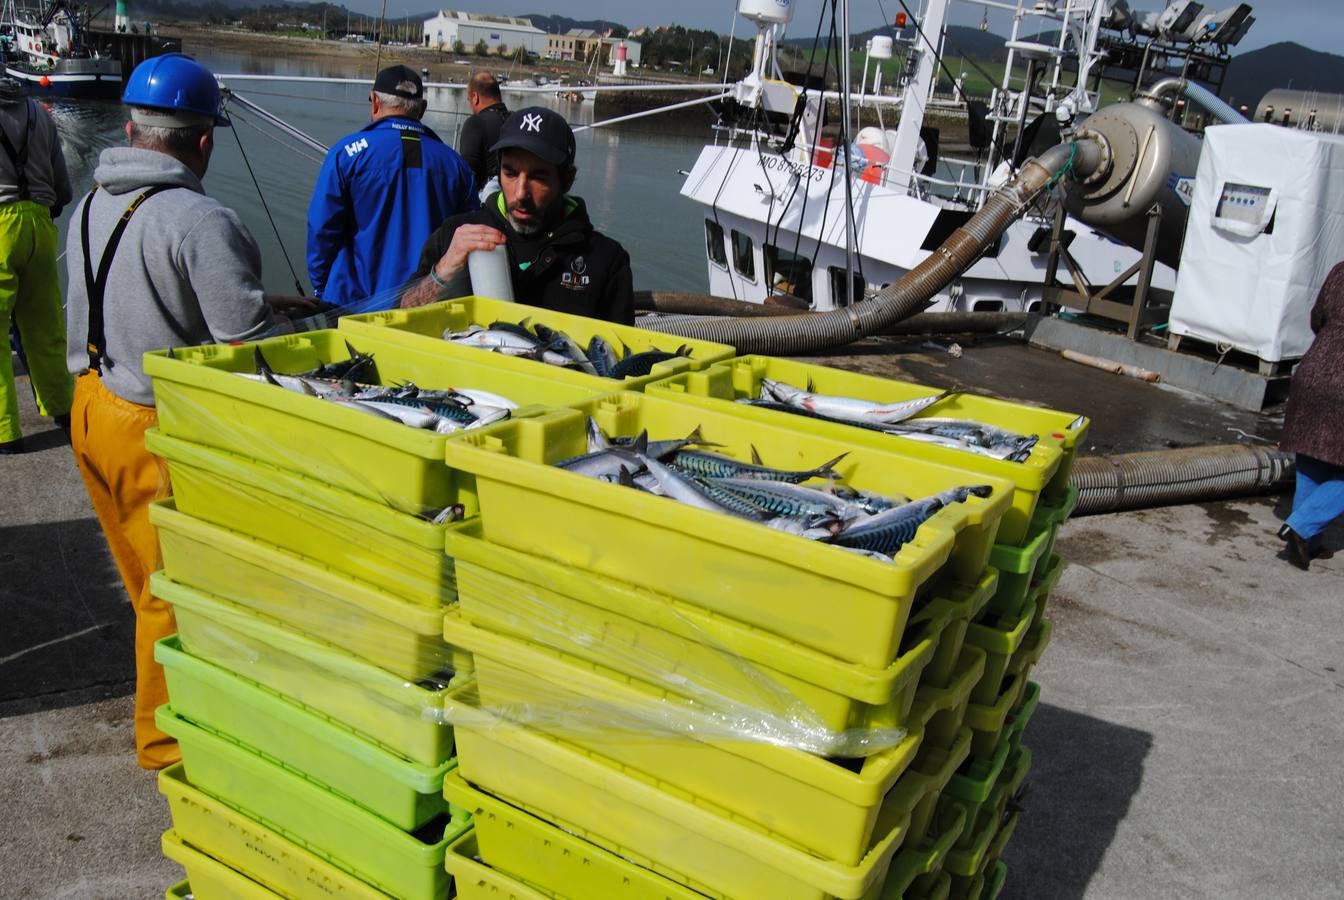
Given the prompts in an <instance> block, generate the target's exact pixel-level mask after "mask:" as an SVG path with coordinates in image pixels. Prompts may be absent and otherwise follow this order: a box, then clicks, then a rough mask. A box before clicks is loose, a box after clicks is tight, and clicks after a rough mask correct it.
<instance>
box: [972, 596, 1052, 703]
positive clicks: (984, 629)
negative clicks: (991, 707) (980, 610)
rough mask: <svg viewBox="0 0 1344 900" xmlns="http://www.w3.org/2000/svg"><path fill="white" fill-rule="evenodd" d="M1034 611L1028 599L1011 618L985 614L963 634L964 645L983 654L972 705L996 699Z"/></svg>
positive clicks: (1033, 615)
mask: <svg viewBox="0 0 1344 900" xmlns="http://www.w3.org/2000/svg"><path fill="white" fill-rule="evenodd" d="M1035 611H1036V608H1035V606H1034V605H1033V604H1032V601H1031V600H1030V599H1028V600H1027V603H1026V605H1025V606H1023V607H1022V609H1021V610H1019V611H1018V612H1017V613H1016V614H1014V615H996V614H994V613H987V614H986V615H985V616H984V617H983V618H982V619H980V620H979V621H978V622H975V623H973V624H972V625H971V626H970V627H969V628H968V629H967V630H966V641H967V642H968V643H970V644H973V645H975V646H976V647H979V648H980V649H981V650H984V651H985V674H984V676H983V677H982V678H981V679H980V683H979V684H977V685H976V686H975V690H974V691H972V692H971V701H972V702H973V703H980V704H990V703H993V702H994V701H995V700H996V699H997V698H998V696H999V694H1000V692H1001V689H1002V687H1003V679H1004V678H1005V677H1007V675H1008V663H1009V661H1010V660H1012V658H1013V656H1014V654H1016V653H1017V651H1018V648H1019V647H1021V646H1022V643H1023V642H1024V641H1025V640H1026V639H1027V632H1028V631H1030V630H1031V622H1032V619H1033V618H1034V617H1035Z"/></svg>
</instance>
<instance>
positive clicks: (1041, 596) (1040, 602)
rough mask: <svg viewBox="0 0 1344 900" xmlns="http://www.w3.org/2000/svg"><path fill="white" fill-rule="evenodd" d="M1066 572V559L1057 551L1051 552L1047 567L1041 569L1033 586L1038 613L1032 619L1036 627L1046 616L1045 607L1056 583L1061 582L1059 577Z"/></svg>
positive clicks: (1032, 625) (1033, 597) (1032, 624)
mask: <svg viewBox="0 0 1344 900" xmlns="http://www.w3.org/2000/svg"><path fill="white" fill-rule="evenodd" d="M1063 574H1064V559H1063V558H1062V557H1061V556H1060V555H1059V554H1057V553H1054V554H1051V556H1050V558H1049V560H1048V561H1047V562H1046V564H1045V567H1044V568H1043V569H1042V570H1041V575H1040V578H1039V580H1038V581H1037V582H1036V583H1035V584H1034V585H1033V586H1032V591H1033V593H1032V599H1033V601H1034V602H1035V604H1036V615H1035V617H1033V618H1032V620H1031V627H1032V628H1036V627H1037V626H1038V625H1040V624H1041V620H1042V619H1044V618H1045V608H1046V607H1047V606H1048V605H1049V604H1050V595H1051V594H1052V593H1054V590H1055V585H1057V584H1059V577H1060V576H1061V575H1063Z"/></svg>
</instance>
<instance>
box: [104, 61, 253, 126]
mask: <svg viewBox="0 0 1344 900" xmlns="http://www.w3.org/2000/svg"><path fill="white" fill-rule="evenodd" d="M121 102H122V103H125V104H126V105H127V106H130V107H131V108H132V109H131V119H132V121H135V122H138V123H139V124H141V125H158V126H162V127H167V128H181V127H183V126H187V125H209V124H213V125H228V124H229V118H228V116H226V115H224V96H223V94H221V93H220V90H219V82H217V81H216V80H215V76H214V75H213V74H212V73H211V72H210V70H209V69H207V68H206V67H205V66H203V65H201V64H200V63H198V62H197V61H196V60H194V59H192V58H191V57H189V56H183V55H182V54H181V53H165V54H163V55H162V56H153V57H150V58H149V59H147V60H145V61H144V62H142V63H141V64H140V65H138V66H136V67H135V70H134V71H133V72H131V77H130V78H128V79H126V89H125V91H123V92H122V95H121Z"/></svg>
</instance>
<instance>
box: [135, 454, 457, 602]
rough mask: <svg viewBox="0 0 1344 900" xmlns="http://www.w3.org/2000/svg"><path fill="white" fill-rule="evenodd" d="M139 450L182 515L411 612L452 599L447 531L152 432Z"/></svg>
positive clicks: (310, 481) (319, 485)
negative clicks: (154, 465)
mask: <svg viewBox="0 0 1344 900" xmlns="http://www.w3.org/2000/svg"><path fill="white" fill-rule="evenodd" d="M145 448H146V449H147V450H149V452H150V453H153V454H155V455H156V456H161V457H163V458H164V459H166V460H167V461H168V471H169V474H170V476H171V477H172V483H173V501H174V503H175V504H176V506H177V509H178V510H179V511H180V512H182V513H185V514H186V515H189V516H192V517H193V518H197V519H200V520H202V521H204V522H209V523H210V524H212V525H219V526H220V527H223V528H228V529H230V530H232V531H236V532H239V533H241V534H245V535H247V536H248V537H253V538H256V539H257V540H260V541H265V542H266V543H268V544H272V545H274V546H276V547H279V548H280V549H282V550H288V551H290V552H292V553H297V554H298V555H300V556H305V557H308V558H309V559H312V560H315V561H317V562H319V563H321V564H322V565H324V566H327V567H329V568H330V569H331V570H332V571H334V572H339V573H342V574H344V575H349V576H350V577H351V578H354V579H356V580H358V581H362V582H365V583H367V584H376V585H378V586H379V587H380V588H382V589H383V590H385V591H387V592H388V593H389V594H395V595H396V596H398V597H400V598H402V599H403V600H408V601H410V602H412V603H416V604H419V605H421V606H430V607H434V606H439V605H441V604H443V603H450V602H452V600H453V598H454V596H455V592H454V587H453V561H452V560H451V559H449V558H448V557H446V556H444V554H443V533H444V530H445V529H446V528H447V527H448V526H447V525H434V524H431V523H429V522H427V521H425V520H424V519H422V518H420V517H419V516H413V515H410V514H409V513H403V512H398V511H397V510H396V509H393V508H392V507H390V506H387V505H386V504H383V503H378V502H375V501H373V500H369V499H367V498H365V497H361V496H359V495H358V494H352V493H350V492H348V491H342V490H338V489H336V488H333V487H330V486H328V485H326V484H323V483H322V482H320V481H315V480H313V479H311V478H307V477H305V476H303V475H299V474H297V473H295V472H291V471H289V470H287V469H280V468H276V467H275V466H269V465H265V464H263V463H259V462H257V461H256V460H254V459H251V458H249V457H246V456H239V455H238V454H236V453H229V452H227V451H224V450H215V449H212V448H210V447H206V446H205V445H203V444H193V443H191V442H189V441H183V440H179V439H178V438H170V437H168V436H167V435H165V434H163V433H162V432H160V431H159V430H158V429H155V428H151V429H150V430H149V431H147V432H145Z"/></svg>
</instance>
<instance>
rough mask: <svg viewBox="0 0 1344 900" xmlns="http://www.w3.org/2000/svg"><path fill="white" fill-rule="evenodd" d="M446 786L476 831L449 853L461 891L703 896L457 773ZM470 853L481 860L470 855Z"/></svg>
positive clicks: (686, 899)
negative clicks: (542, 817) (485, 790)
mask: <svg viewBox="0 0 1344 900" xmlns="http://www.w3.org/2000/svg"><path fill="white" fill-rule="evenodd" d="M444 793H445V795H446V796H447V797H448V798H449V799H451V800H452V802H453V804H454V805H456V806H459V807H461V808H462V809H464V810H466V811H467V812H468V813H470V814H471V821H472V830H471V831H470V832H468V833H467V834H465V835H463V836H462V837H460V838H458V839H457V840H456V841H455V842H454V843H453V845H452V846H450V847H449V848H448V853H447V856H446V857H445V865H447V867H448V871H449V872H451V873H452V874H453V879H454V882H455V884H456V886H457V892H458V896H459V897H463V898H472V897H497V896H506V897H507V896H515V897H520V898H521V897H526V898H529V900H531V898H533V897H593V898H599V897H600V898H604V900H606V898H619V900H695V898H700V897H702V896H703V895H701V894H699V893H697V892H695V891H693V890H691V889H690V888H688V887H686V886H685V885H681V884H678V883H676V882H675V881H671V880H670V879H667V878H664V877H663V876H661V875H659V874H658V873H656V872H654V871H652V870H650V869H645V868H641V867H640V866H637V865H635V864H634V863H632V862H630V861H629V860H626V859H622V858H621V857H620V856H617V855H616V854H615V853H612V852H610V851H608V850H604V849H603V848H601V847H599V846H597V845H596V844H592V843H589V842H588V841H585V840H583V839H582V838H580V837H578V836H576V835H573V834H570V833H568V832H566V831H563V830H561V829H560V828H557V827H556V826H555V825H552V824H551V823H550V822H547V821H546V820H544V819H539V818H537V817H536V816H534V815H532V814H530V813H528V812H525V811H523V810H521V809H518V808H516V807H513V806H510V805H509V804H507V803H505V802H504V801H503V800H500V799H499V798H497V797H492V796H490V795H489V794H487V793H485V792H484V791H479V790H476V789H475V788H473V787H472V786H471V785H470V784H468V783H467V782H466V781H464V780H463V779H462V778H460V777H458V776H456V775H452V776H449V778H448V779H447V780H446V781H445V782H444ZM464 857H468V858H470V857H475V859H471V861H470V862H468V861H467V860H466V859H464ZM476 860H480V861H479V862H477V861H476ZM482 870H484V871H482ZM496 891H501V892H503V893H495V892H496Z"/></svg>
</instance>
